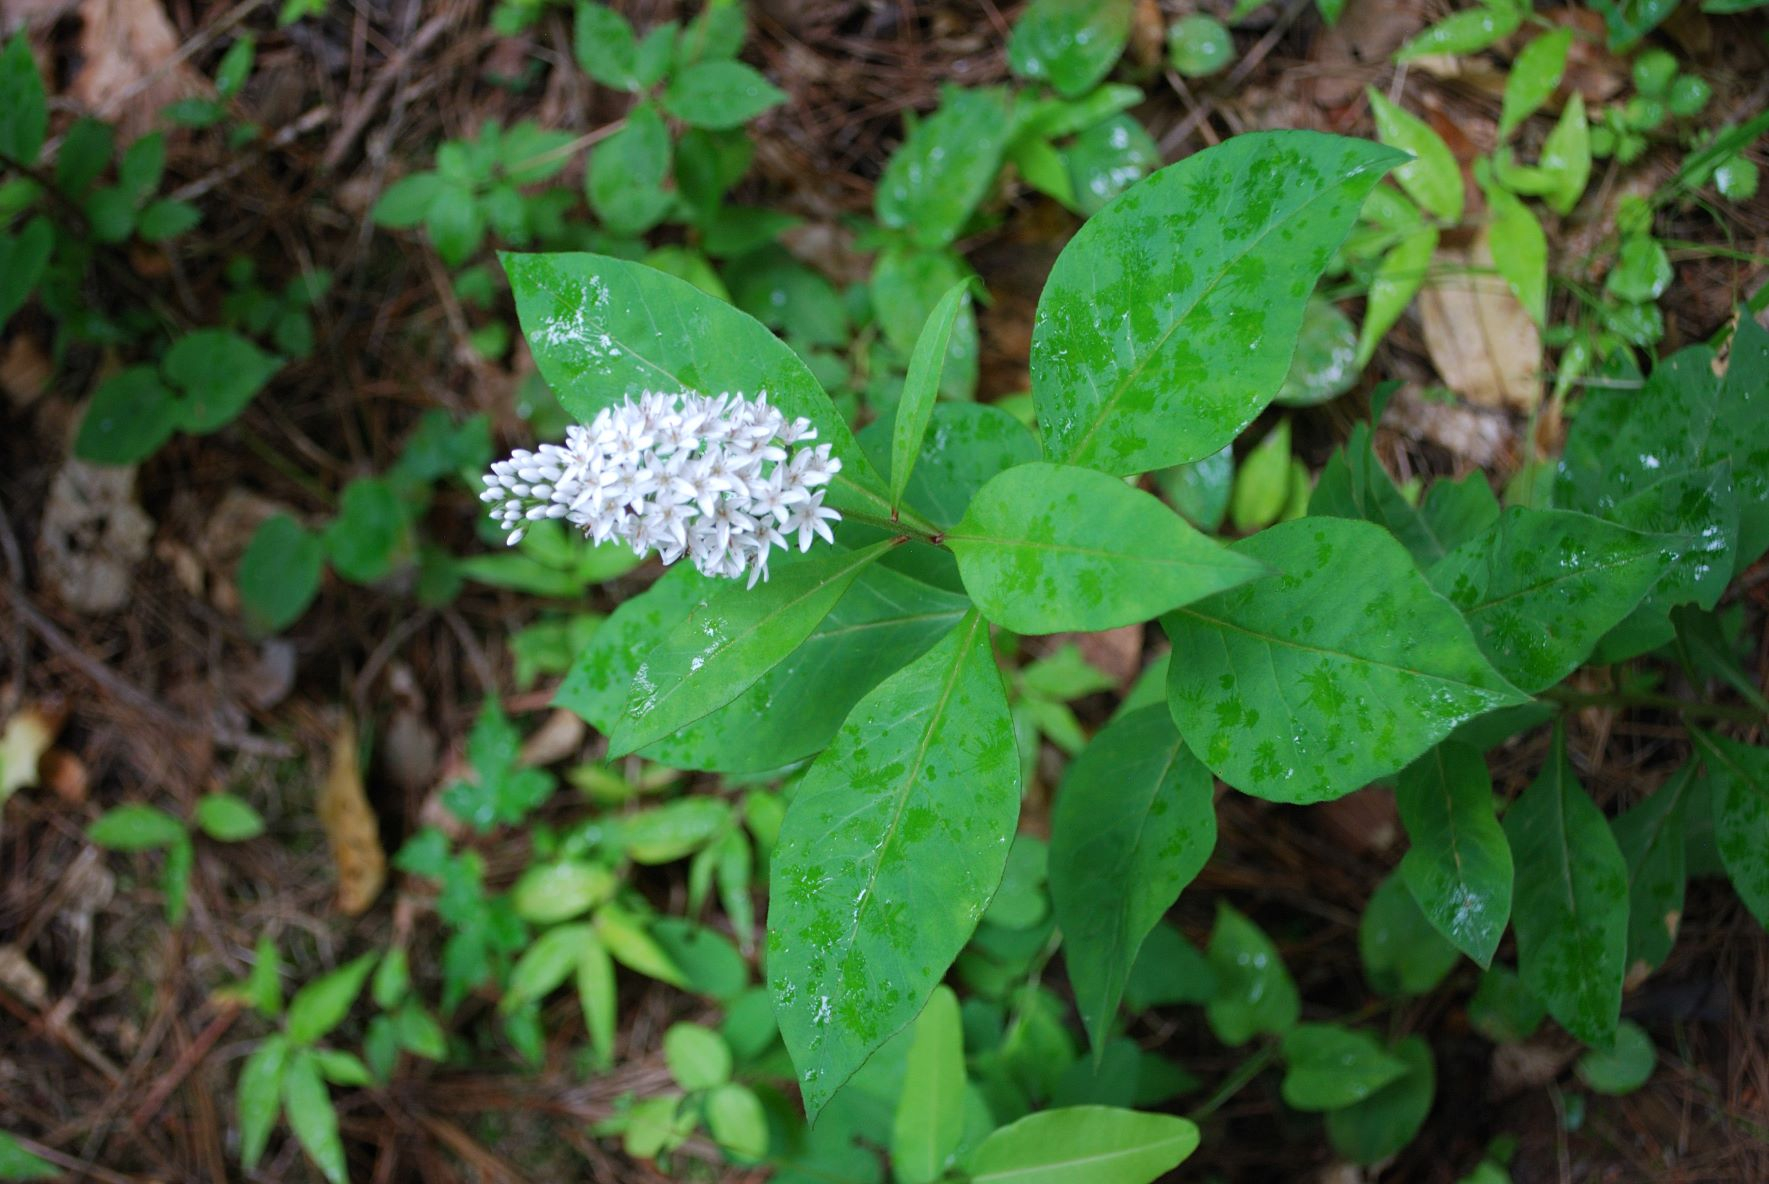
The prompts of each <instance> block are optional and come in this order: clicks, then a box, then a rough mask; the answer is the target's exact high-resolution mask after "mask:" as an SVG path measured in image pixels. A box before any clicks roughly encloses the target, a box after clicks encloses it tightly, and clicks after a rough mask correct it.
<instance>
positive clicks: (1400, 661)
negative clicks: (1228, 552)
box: [1162, 518, 1526, 802]
mask: <svg viewBox="0 0 1769 1184" xmlns="http://www.w3.org/2000/svg"><path fill="white" fill-rule="evenodd" d="M1233 549H1234V550H1236V551H1239V552H1241V553H1242V554H1245V555H1249V556H1251V557H1252V558H1255V559H1258V560H1260V561H1262V562H1264V563H1266V564H1267V565H1268V566H1270V567H1272V568H1274V569H1276V570H1277V571H1278V572H1280V573H1282V574H1280V575H1278V576H1276V577H1272V578H1268V579H1263V580H1256V581H1254V582H1253V583H1251V584H1248V585H1245V586H1244V587H1242V588H1239V589H1235V590H1232V591H1229V592H1226V593H1223V594H1221V595H1219V596H1214V597H1211V598H1210V599H1208V600H1205V601H1200V602H1199V603H1197V604H1195V605H1192V606H1190V607H1187V608H1182V609H1179V610H1177V611H1176V612H1173V613H1170V614H1168V615H1167V616H1165V617H1163V618H1162V625H1163V626H1164V627H1165V628H1166V630H1167V635H1168V636H1169V637H1170V638H1172V640H1173V649H1174V661H1173V663H1172V665H1171V667H1170V669H1169V674H1168V683H1167V689H1168V705H1169V707H1170V709H1171V710H1172V712H1173V718H1174V721H1175V722H1176V723H1177V724H1178V725H1179V730H1180V734H1181V735H1183V736H1185V737H1186V743H1187V744H1188V745H1189V746H1190V747H1191V749H1192V751H1193V752H1195V753H1197V755H1198V757H1199V758H1200V759H1201V760H1203V762H1204V763H1205V764H1206V765H1208V766H1209V767H1210V768H1211V769H1212V770H1213V771H1214V772H1215V773H1216V774H1217V775H1218V776H1220V777H1222V778H1223V780H1225V781H1227V782H1228V783H1229V784H1230V785H1233V786H1235V787H1236V788H1237V789H1241V790H1243V791H1245V792H1247V793H1251V794H1254V795H1256V796H1259V797H1266V798H1270V799H1271V800H1274V801H1283V802H1314V801H1323V800H1326V799H1329V798H1336V797H1341V796H1343V795H1344V794H1347V793H1350V792H1351V791H1352V790H1354V789H1358V788H1361V787H1362V786H1364V785H1367V784H1368V783H1369V782H1370V781H1372V780H1374V779H1375V778H1377V777H1381V776H1385V775H1387V774H1389V773H1393V772H1395V771H1396V770H1398V769H1400V768H1403V767H1405V766H1406V765H1407V764H1409V763H1411V762H1412V761H1413V760H1414V759H1416V758H1417V757H1418V756H1419V755H1420V754H1422V753H1423V752H1425V751H1426V750H1427V749H1429V748H1430V747H1431V746H1432V745H1434V744H1436V743H1437V742H1438V741H1440V740H1442V739H1443V738H1444V737H1445V736H1447V735H1448V734H1449V733H1450V731H1451V730H1453V729H1454V728H1455V727H1456V726H1457V725H1458V724H1460V723H1462V722H1464V721H1466V720H1469V719H1472V718H1474V717H1475V716H1478V715H1482V714H1484V713H1486V712H1488V711H1492V710H1495V709H1497V708H1500V707H1506V706H1512V705H1515V704H1519V703H1522V702H1524V701H1525V699H1526V696H1524V695H1523V694H1522V693H1521V692H1520V691H1518V690H1517V689H1516V688H1515V687H1513V686H1511V685H1510V684H1509V683H1507V682H1506V681H1505V680H1504V678H1502V677H1501V676H1500V675H1499V673H1498V672H1497V671H1495V670H1494V669H1493V668H1492V667H1491V666H1490V665H1489V664H1488V663H1487V660H1486V658H1485V657H1483V656H1482V655H1481V653H1480V650H1479V648H1478V647H1477V646H1476V645H1475V642H1474V638H1473V636H1472V635H1471V634H1470V633H1469V631H1468V626H1467V625H1466V624H1465V623H1464V622H1463V621H1462V619H1461V617H1460V615H1459V614H1457V612H1456V610H1455V609H1454V608H1453V607H1452V606H1451V605H1450V604H1449V603H1448V602H1447V601H1445V600H1444V599H1443V598H1442V597H1440V596H1438V595H1437V593H1435V592H1433V591H1432V590H1431V588H1430V586H1429V585H1428V584H1426V582H1425V578H1424V577H1423V576H1422V575H1420V574H1419V572H1418V570H1417V569H1416V568H1415V567H1414V566H1413V560H1412V557H1411V556H1410V555H1408V554H1407V552H1406V549H1405V548H1404V547H1402V546H1401V545H1400V544H1399V543H1397V542H1395V540H1394V539H1393V537H1392V536H1390V535H1389V534H1388V533H1387V532H1386V531H1383V530H1382V529H1380V528H1379V527H1376V526H1372V525H1370V524H1368V523H1363V522H1352V521H1347V520H1341V519H1335V518H1305V519H1302V520H1300V521H1297V522H1287V523H1283V524H1281V525H1278V526H1274V527H1272V528H1271V529H1269V530H1265V531H1261V532H1260V533H1259V534H1257V535H1254V536H1253V537H1252V538H1250V539H1245V540H1243V541H1241V542H1239V543H1236V544H1235V545H1234V548H1233ZM1350 556H1355V557H1356V562H1355V563H1350V562H1348V557H1350Z"/></svg>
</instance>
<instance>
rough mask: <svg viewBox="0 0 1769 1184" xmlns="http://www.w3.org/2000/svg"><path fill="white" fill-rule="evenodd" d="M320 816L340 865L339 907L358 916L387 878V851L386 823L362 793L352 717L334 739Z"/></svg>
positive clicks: (334, 856)
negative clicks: (384, 839) (383, 838)
mask: <svg viewBox="0 0 1769 1184" xmlns="http://www.w3.org/2000/svg"><path fill="white" fill-rule="evenodd" d="M319 821H320V824H321V825H322V826H324V827H325V831H326V841H327V842H328V843H330V845H331V848H332V863H333V864H334V865H336V867H337V869H338V909H339V911H340V912H342V913H344V914H346V915H347V916H352V917H354V916H357V915H359V914H361V913H363V912H365V911H367V909H368V907H369V906H370V905H371V904H373V903H374V902H375V897H377V896H379V895H380V894H381V889H382V888H383V887H384V886H385V885H386V883H387V852H386V851H385V850H383V849H382V847H381V825H380V823H379V822H377V821H376V819H375V812H374V810H373V809H372V808H370V806H369V800H368V795H367V794H365V793H364V792H363V786H362V766H361V762H360V761H359V759H358V757H357V747H356V723H355V721H354V720H352V719H351V718H350V717H349V716H345V717H344V722H343V723H342V724H340V725H339V726H338V734H337V735H336V736H334V737H333V738H332V764H331V768H330V769H329V770H327V772H326V783H325V786H324V787H323V788H322V789H321V790H320V795H319Z"/></svg>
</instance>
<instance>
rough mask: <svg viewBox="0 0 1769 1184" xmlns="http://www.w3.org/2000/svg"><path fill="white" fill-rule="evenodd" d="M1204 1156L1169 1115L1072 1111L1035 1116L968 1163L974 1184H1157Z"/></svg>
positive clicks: (1194, 1134)
mask: <svg viewBox="0 0 1769 1184" xmlns="http://www.w3.org/2000/svg"><path fill="white" fill-rule="evenodd" d="M1197 1149H1198V1128H1197V1127H1196V1126H1195V1125H1193V1124H1192V1123H1191V1122H1189V1121H1187V1120H1186V1119H1183V1118H1175V1117H1173V1116H1172V1115H1170V1114H1145V1113H1142V1112H1141V1111H1137V1110H1117V1109H1113V1108H1111V1107H1109V1106H1070V1107H1066V1108H1064V1109H1061V1110H1045V1111H1042V1112H1040V1113H1038V1114H1029V1115H1027V1116H1026V1117H1025V1118H1022V1119H1020V1120H1019V1121H1018V1122H1015V1123H1012V1124H1010V1125H1008V1126H1004V1127H1002V1128H1001V1129H999V1130H997V1131H995V1132H994V1133H993V1134H991V1135H990V1136H989V1137H988V1138H987V1139H984V1140H983V1141H982V1143H980V1144H978V1146H977V1147H976V1149H975V1150H973V1151H972V1152H971V1153H970V1154H969V1155H967V1156H965V1158H964V1171H965V1178H966V1179H967V1180H968V1181H969V1182H970V1184H1152V1181H1154V1180H1157V1179H1159V1178H1160V1177H1162V1176H1163V1175H1165V1174H1166V1173H1167V1172H1170V1171H1172V1170H1173V1169H1174V1168H1176V1167H1178V1166H1179V1165H1180V1164H1181V1163H1183V1162H1185V1160H1186V1158H1187V1157H1188V1156H1190V1155H1191V1153H1192V1152H1194V1151H1196V1150H1197Z"/></svg>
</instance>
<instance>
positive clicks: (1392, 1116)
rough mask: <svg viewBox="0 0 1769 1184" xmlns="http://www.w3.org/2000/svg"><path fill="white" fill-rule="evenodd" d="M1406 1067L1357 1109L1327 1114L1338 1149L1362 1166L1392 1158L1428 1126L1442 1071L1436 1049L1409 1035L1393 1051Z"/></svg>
mask: <svg viewBox="0 0 1769 1184" xmlns="http://www.w3.org/2000/svg"><path fill="white" fill-rule="evenodd" d="M1391 1051H1392V1052H1393V1054H1394V1056H1395V1058H1396V1059H1397V1060H1399V1061H1401V1062H1402V1063H1403V1064H1405V1065H1406V1067H1407V1071H1406V1073H1405V1075H1404V1076H1401V1077H1398V1078H1396V1079H1395V1080H1393V1081H1391V1082H1389V1083H1388V1084H1387V1085H1385V1086H1383V1087H1382V1088H1381V1089H1379V1090H1377V1091H1376V1092H1375V1093H1374V1094H1371V1095H1370V1096H1369V1097H1367V1098H1365V1099H1364V1100H1363V1101H1361V1102H1359V1103H1357V1104H1356V1105H1354V1106H1346V1107H1344V1108H1343V1109H1340V1110H1333V1111H1329V1112H1328V1114H1327V1137H1328V1138H1329V1139H1330V1140H1331V1141H1332V1144H1333V1148H1334V1150H1336V1151H1338V1152H1339V1154H1341V1155H1343V1156H1345V1157H1346V1158H1347V1159H1350V1160H1352V1161H1353V1162H1355V1163H1360V1164H1373V1163H1376V1162H1378V1161H1380V1160H1384V1159H1387V1158H1388V1157H1389V1156H1391V1155H1393V1154H1394V1153H1395V1152H1397V1151H1399V1150H1400V1149H1401V1148H1403V1147H1405V1146H1406V1145H1407V1144H1408V1143H1410V1142H1412V1141H1413V1136H1414V1135H1416V1134H1418V1133H1419V1128H1420V1127H1421V1126H1423V1125H1425V1116H1426V1115H1427V1114H1429V1113H1430V1112H1431V1101H1432V1099H1433V1098H1434V1097H1435V1096H1436V1094H1437V1067H1436V1065H1435V1064H1434V1062H1433V1061H1432V1058H1431V1045H1429V1044H1427V1043H1426V1042H1425V1041H1424V1040H1423V1039H1422V1038H1420V1037H1418V1036H1408V1037H1407V1038H1406V1039H1404V1040H1402V1041H1400V1043H1398V1044H1396V1045H1395V1046H1394V1048H1393V1049H1392V1050H1391Z"/></svg>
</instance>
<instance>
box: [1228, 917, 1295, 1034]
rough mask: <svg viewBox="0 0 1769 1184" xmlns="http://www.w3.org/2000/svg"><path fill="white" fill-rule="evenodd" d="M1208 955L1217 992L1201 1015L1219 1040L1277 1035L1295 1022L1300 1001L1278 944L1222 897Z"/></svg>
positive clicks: (1293, 1025)
mask: <svg viewBox="0 0 1769 1184" xmlns="http://www.w3.org/2000/svg"><path fill="white" fill-rule="evenodd" d="M1207 956H1208V958H1209V960H1210V969H1211V970H1213V971H1215V973H1216V993H1215V994H1214V995H1212V996H1210V998H1209V999H1208V1000H1207V1001H1206V1002H1205V1004H1204V1018H1205V1019H1206V1020H1207V1021H1208V1022H1209V1024H1210V1030H1211V1031H1212V1032H1213V1033H1215V1034H1216V1038H1217V1039H1218V1040H1220V1041H1222V1042H1223V1043H1224V1044H1228V1045H1232V1046H1235V1047H1239V1046H1240V1045H1243V1044H1245V1043H1247V1042H1248V1041H1249V1040H1251V1039H1253V1037H1255V1036H1259V1035H1270V1036H1281V1035H1283V1034H1284V1033H1285V1032H1287V1031H1289V1030H1290V1029H1291V1028H1293V1027H1295V1025H1296V1021H1297V1019H1298V1018H1299V1017H1300V1016H1301V1009H1302V1001H1301V998H1300V996H1298V995H1297V993H1296V982H1295V980H1294V979H1292V978H1291V977H1290V972H1289V971H1288V970H1287V969H1285V968H1284V960H1283V958H1281V957H1280V956H1279V955H1278V948H1277V947H1276V946H1274V945H1273V944H1272V941H1271V938H1269V937H1267V936H1266V935H1265V932H1264V930H1262V929H1260V928H1259V926H1257V925H1255V924H1254V923H1253V922H1252V921H1249V920H1248V919H1247V918H1246V917H1244V916H1242V915H1241V914H1240V913H1238V912H1236V911H1235V910H1234V909H1232V908H1230V907H1229V906H1228V905H1226V904H1223V903H1221V902H1220V901H1219V902H1217V905H1216V928H1215V930H1214V931H1212V933H1211V934H1210V948H1209V950H1208V952H1207Z"/></svg>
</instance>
